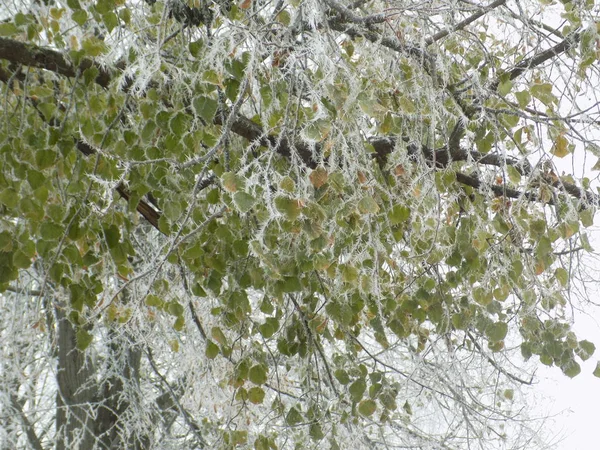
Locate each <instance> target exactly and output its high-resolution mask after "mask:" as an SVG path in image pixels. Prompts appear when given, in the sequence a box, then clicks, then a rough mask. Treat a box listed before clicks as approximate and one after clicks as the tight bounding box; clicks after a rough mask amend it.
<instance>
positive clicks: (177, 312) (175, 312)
mask: <svg viewBox="0 0 600 450" xmlns="http://www.w3.org/2000/svg"><path fill="white" fill-rule="evenodd" d="M167 310H168V312H169V314H171V315H172V316H176V317H177V316H182V315H183V306H182V305H181V304H180V303H178V302H175V301H173V302H169V306H168V307H167Z"/></svg>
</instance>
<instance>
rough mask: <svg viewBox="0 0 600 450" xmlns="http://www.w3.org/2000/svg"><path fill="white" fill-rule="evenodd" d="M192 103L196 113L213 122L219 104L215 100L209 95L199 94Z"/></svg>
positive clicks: (208, 121)
mask: <svg viewBox="0 0 600 450" xmlns="http://www.w3.org/2000/svg"><path fill="white" fill-rule="evenodd" d="M192 103H193V105H194V110H195V111H196V114H198V115H199V116H200V117H202V118H203V119H204V121H205V122H207V123H212V122H213V119H214V117H215V113H216V112H217V108H218V107H219V104H218V103H217V101H216V100H213V99H212V98H210V97H204V96H199V97H196V98H195V99H194V101H193V102H192Z"/></svg>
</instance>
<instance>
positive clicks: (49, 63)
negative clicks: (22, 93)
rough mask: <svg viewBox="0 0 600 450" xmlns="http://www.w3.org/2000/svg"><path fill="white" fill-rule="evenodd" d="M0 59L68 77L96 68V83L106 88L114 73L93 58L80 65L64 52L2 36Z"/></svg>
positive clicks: (0, 38)
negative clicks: (68, 57) (69, 58)
mask: <svg viewBox="0 0 600 450" xmlns="http://www.w3.org/2000/svg"><path fill="white" fill-rule="evenodd" d="M0 59H5V60H7V61H10V62H12V63H16V64H22V65H24V66H29V67H36V68H38V69H45V70H49V71H51V72H55V73H57V74H59V75H64V76H66V77H70V78H72V77H75V76H77V74H78V73H83V72H84V71H85V70H86V69H89V68H92V67H94V68H96V69H97V70H98V76H97V77H96V80H95V81H96V83H97V84H99V85H100V86H102V87H104V88H106V87H108V85H109V83H110V81H111V80H112V78H113V76H114V75H113V73H112V72H111V71H109V70H107V69H106V68H104V67H102V66H101V65H100V64H97V63H96V62H94V61H93V60H91V59H88V58H83V59H82V60H81V62H80V63H79V65H78V66H74V65H73V64H72V63H71V62H70V61H69V60H68V59H67V58H66V57H65V55H64V54H63V53H61V52H58V51H56V50H52V49H49V48H42V47H38V46H37V45H33V44H26V43H24V42H20V41H15V40H13V39H7V38H2V37H0Z"/></svg>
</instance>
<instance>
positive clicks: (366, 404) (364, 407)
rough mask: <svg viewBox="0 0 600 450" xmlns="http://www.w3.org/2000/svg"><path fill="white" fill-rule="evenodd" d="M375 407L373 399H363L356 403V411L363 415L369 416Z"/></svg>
mask: <svg viewBox="0 0 600 450" xmlns="http://www.w3.org/2000/svg"><path fill="white" fill-rule="evenodd" d="M376 409H377V403H375V401H374V400H371V399H368V400H363V401H361V402H360V403H359V404H358V412H359V413H360V414H361V415H363V416H367V417H368V416H371V415H373V413H374V412H375V410H376Z"/></svg>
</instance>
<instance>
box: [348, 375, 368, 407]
mask: <svg viewBox="0 0 600 450" xmlns="http://www.w3.org/2000/svg"><path fill="white" fill-rule="evenodd" d="M366 389H367V384H366V383H365V380H363V379H362V378H359V379H358V380H356V381H355V382H354V383H352V384H351V385H350V387H349V388H348V391H349V392H350V398H352V401H353V402H355V403H358V402H359V401H360V400H361V399H362V397H363V395H364V393H365V390H366Z"/></svg>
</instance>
